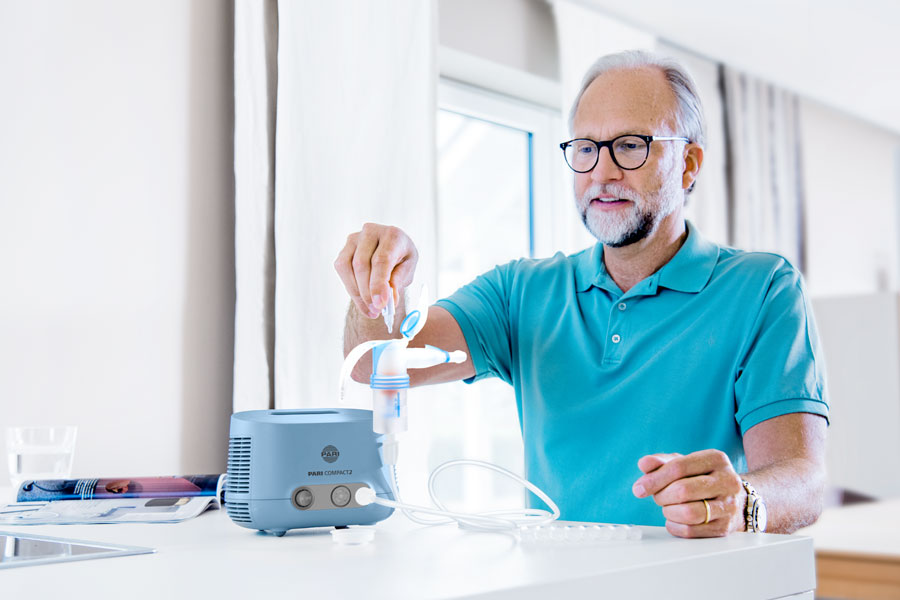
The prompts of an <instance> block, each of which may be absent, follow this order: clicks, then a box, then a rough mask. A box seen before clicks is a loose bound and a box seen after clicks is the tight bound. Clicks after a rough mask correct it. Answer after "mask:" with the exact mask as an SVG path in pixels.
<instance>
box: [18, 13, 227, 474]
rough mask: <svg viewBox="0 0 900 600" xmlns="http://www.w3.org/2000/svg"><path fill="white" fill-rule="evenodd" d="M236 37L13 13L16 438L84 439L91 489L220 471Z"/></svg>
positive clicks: (185, 23) (211, 30)
mask: <svg viewBox="0 0 900 600" xmlns="http://www.w3.org/2000/svg"><path fill="white" fill-rule="evenodd" d="M231 23H232V8H231V4H230V2H219V1H218V0H194V1H193V2H183V1H181V0H164V1H159V0H141V1H134V2H127V3H123V2H118V1H116V0H83V1H80V2H77V3H75V2H68V1H65V0H52V1H51V0H42V1H39V2H18V1H16V0H0V81H2V82H3V93H2V94H0V131H2V132H3V133H2V136H0V282H2V283H0V285H2V289H3V292H2V294H0V425H11V424H29V423H57V424H75V425H78V426H79V440H78V448H77V452H76V458H75V466H74V468H75V474H76V475H91V476H102V475H107V476H116V475H148V474H149V475H152V474H178V473H183V472H206V471H210V472H222V470H223V469H224V463H225V453H226V446H227V427H228V415H229V414H230V403H231V357H232V340H233V325H232V322H233V304H234V291H233V290H234V285H233V270H234V257H233V183H232V181H233V175H232V162H231V161H232V138H231V129H232V120H233V108H232V106H233V103H232V85H231V81H232V68H231V65H232V42H231V30H232V24H231ZM0 435H2V430H0ZM5 479H6V478H5V467H0V486H2V485H5V484H4V483H3V482H4V481H5Z"/></svg>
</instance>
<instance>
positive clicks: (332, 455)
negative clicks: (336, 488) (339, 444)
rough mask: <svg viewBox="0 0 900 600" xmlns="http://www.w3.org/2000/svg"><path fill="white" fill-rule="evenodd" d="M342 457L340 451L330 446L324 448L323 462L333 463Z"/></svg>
mask: <svg viewBox="0 0 900 600" xmlns="http://www.w3.org/2000/svg"><path fill="white" fill-rule="evenodd" d="M340 455H341V452H340V450H338V449H337V448H335V447H334V446H331V445H328V446H325V447H324V448H322V460H324V461H325V462H327V463H333V462H334V461H336V460H337V459H338V457H339V456H340Z"/></svg>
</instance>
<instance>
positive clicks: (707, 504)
mask: <svg viewBox="0 0 900 600" xmlns="http://www.w3.org/2000/svg"><path fill="white" fill-rule="evenodd" d="M703 506H705V507H706V520H705V521H703V524H704V525H706V524H707V523H709V502H707V501H706V499H705V498H704V499H703Z"/></svg>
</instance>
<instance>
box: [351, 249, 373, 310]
mask: <svg viewBox="0 0 900 600" xmlns="http://www.w3.org/2000/svg"><path fill="white" fill-rule="evenodd" d="M377 245H378V238H375V237H372V236H367V235H365V234H363V235H360V236H359V238H358V239H357V243H356V251H355V252H354V253H353V258H352V259H351V261H350V263H351V265H352V267H353V276H354V278H356V287H357V289H359V295H360V297H361V298H362V303H363V305H364V306H365V310H364V311H363V312H364V313H365V314H367V315H368V316H369V317H371V318H375V317H377V316H378V311H376V310H374V309H373V308H372V291H371V289H370V288H369V281H370V280H371V271H372V254H373V253H374V252H375V248H376V247H377Z"/></svg>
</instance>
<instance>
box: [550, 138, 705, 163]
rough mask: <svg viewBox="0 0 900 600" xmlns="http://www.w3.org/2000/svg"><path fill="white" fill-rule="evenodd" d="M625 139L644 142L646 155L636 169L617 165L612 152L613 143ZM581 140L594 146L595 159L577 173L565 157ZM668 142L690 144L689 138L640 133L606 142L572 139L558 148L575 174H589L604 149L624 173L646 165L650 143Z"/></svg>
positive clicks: (614, 154)
mask: <svg viewBox="0 0 900 600" xmlns="http://www.w3.org/2000/svg"><path fill="white" fill-rule="evenodd" d="M625 137H636V138H640V139H642V140H644V142H645V143H646V144H647V153H646V155H645V156H644V160H643V162H641V164H639V165H638V166H636V167H623V166H622V165H620V164H619V161H618V160H616V153H615V151H614V150H613V146H612V145H613V142H615V141H616V140H620V139H622V138H625ZM582 140H583V141H586V142H592V143H593V144H594V146H596V147H597V157H596V158H595V160H594V164H592V165H591V168H590V169H587V170H585V171H579V170H578V169H576V168H575V167H573V166H572V165H570V164H569V159H568V158H567V157H566V148H568V147H569V146H571V145H572V142H578V141H582ZM670 141H679V142H686V143H688V144H690V143H691V140H690V138H686V137H672V136H655V135H642V134H640V133H625V134H622V135H617V136H616V137H614V138H613V139H611V140H606V141H597V140H592V139H591V138H574V139H571V140H569V141H568V142H563V143H561V144H560V145H559V147H560V149H561V150H562V152H563V160H565V161H566V166H567V167H569V168H570V169H572V170H573V171H575V172H576V173H590V172H591V171H593V170H594V168H595V167H596V166H597V163H599V162H600V151H601V150H602V149H603V148H604V147H606V148H607V150H608V151H609V157H610V158H611V159H612V161H613V162H614V163H615V165H616V166H617V167H619V168H620V169H622V170H624V171H636V170H637V169H640V168H641V167H643V166H644V165H646V164H647V159H648V158H650V144H651V143H652V142H670Z"/></svg>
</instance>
